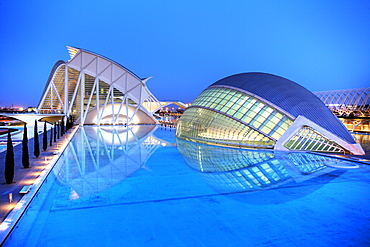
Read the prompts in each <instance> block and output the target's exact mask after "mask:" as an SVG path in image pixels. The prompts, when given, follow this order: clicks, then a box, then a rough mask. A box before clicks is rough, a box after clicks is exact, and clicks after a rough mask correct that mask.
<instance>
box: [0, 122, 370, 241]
mask: <svg viewBox="0 0 370 247" xmlns="http://www.w3.org/2000/svg"><path fill="white" fill-rule="evenodd" d="M369 186H370V166H369V165H365V164H361V163H354V162H349V161H344V160H339V159H333V158H330V157H325V156H320V155H314V154H309V153H292V152H274V151H257V150H247V149H233V148H226V147H217V146H209V145H205V144H198V143H193V142H188V141H184V140H181V139H178V140H176V139H175V133H174V131H173V130H171V131H170V129H165V128H162V127H158V126H152V125H140V126H139V125H138V126H130V127H124V126H120V127H103V126H102V127H83V128H80V129H79V131H78V132H77V133H76V134H75V136H74V138H73V139H72V141H71V143H70V144H69V145H68V147H67V148H66V150H65V152H64V153H63V154H62V156H61V157H60V159H59V160H58V162H57V163H56V165H55V167H54V168H53V170H52V172H51V173H50V175H49V177H48V178H47V179H46V181H45V183H44V184H43V186H42V187H41V189H40V191H39V193H38V194H37V196H36V197H35V198H34V199H33V201H32V203H31V205H30V207H29V208H28V209H27V211H26V212H25V214H24V216H23V217H22V219H21V220H20V222H19V223H18V225H17V227H16V228H15V230H14V231H13V232H12V234H11V235H10V236H9V238H8V239H7V241H6V243H5V246H296V245H297V244H299V245H302V246H332V245H340V246H367V245H370V239H369V236H370V205H369V203H368V202H369V201H370V190H369Z"/></svg>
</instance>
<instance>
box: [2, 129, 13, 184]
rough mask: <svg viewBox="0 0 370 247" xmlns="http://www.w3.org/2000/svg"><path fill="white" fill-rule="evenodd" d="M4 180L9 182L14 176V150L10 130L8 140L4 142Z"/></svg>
mask: <svg viewBox="0 0 370 247" xmlns="http://www.w3.org/2000/svg"><path fill="white" fill-rule="evenodd" d="M4 175H5V181H6V183H7V184H11V183H12V182H13V178H14V150H13V143H12V138H11V136H10V130H9V132H8V142H7V144H6V156H5V171H4Z"/></svg>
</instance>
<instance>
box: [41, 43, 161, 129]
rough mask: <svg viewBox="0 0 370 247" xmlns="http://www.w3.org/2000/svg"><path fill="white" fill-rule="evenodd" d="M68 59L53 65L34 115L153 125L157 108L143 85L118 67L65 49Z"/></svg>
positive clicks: (84, 52) (92, 55)
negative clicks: (60, 115) (69, 57)
mask: <svg viewBox="0 0 370 247" xmlns="http://www.w3.org/2000/svg"><path fill="white" fill-rule="evenodd" d="M68 50H69V53H70V56H71V59H70V60H69V61H67V62H64V61H59V62H57V63H56V64H55V66H54V68H53V70H52V72H51V74H50V77H49V80H48V82H47V85H46V87H45V90H44V93H43V95H42V97H41V100H40V103H39V105H38V108H37V111H38V113H41V114H56V113H59V114H64V115H65V116H67V117H72V118H73V120H74V122H75V123H78V124H80V125H84V124H94V125H101V124H112V125H115V124H155V123H157V121H156V119H155V118H154V117H153V113H154V112H155V111H156V110H158V109H159V108H160V107H161V104H160V103H159V101H158V100H157V99H156V98H155V97H154V95H153V94H152V93H151V92H150V91H149V89H148V88H147V86H146V82H147V81H148V79H149V78H145V79H141V78H139V77H138V76H137V75H135V74H134V73H132V72H131V71H130V70H128V69H127V68H125V67H123V66H121V65H120V64H118V63H116V62H114V61H112V60H110V59H108V58H106V57H103V56H100V55H98V54H95V53H93V52H90V51H86V50H82V49H78V48H73V47H68Z"/></svg>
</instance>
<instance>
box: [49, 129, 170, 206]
mask: <svg viewBox="0 0 370 247" xmlns="http://www.w3.org/2000/svg"><path fill="white" fill-rule="evenodd" d="M156 129H157V126H156V125H133V126H127V127H126V126H116V127H104V126H101V127H96V126H94V127H89V126H85V127H82V128H80V130H79V131H78V132H77V133H76V134H75V136H74V138H73V139H72V141H71V142H70V143H69V145H68V146H67V148H66V150H65V151H64V153H63V155H62V156H61V157H60V159H59V161H58V162H57V164H56V166H55V168H54V169H53V171H54V174H55V175H56V177H57V179H58V180H59V181H60V182H61V183H62V184H66V185H68V187H70V189H71V193H70V198H69V199H70V200H74V199H77V198H80V197H84V196H90V195H94V194H96V193H98V192H101V191H103V190H105V189H107V188H109V187H112V186H113V185H115V184H118V183H120V182H121V181H122V180H124V179H125V178H127V177H129V176H130V175H132V174H133V173H135V172H136V171H138V170H139V169H141V168H142V167H143V166H144V165H145V162H146V161H147V160H148V158H149V157H150V156H151V155H152V154H153V153H154V151H155V150H156V149H157V148H158V147H159V146H166V145H171V144H170V143H168V142H165V141H163V140H160V139H158V138H156V137H155V136H154V135H153V132H154V131H155V130H156Z"/></svg>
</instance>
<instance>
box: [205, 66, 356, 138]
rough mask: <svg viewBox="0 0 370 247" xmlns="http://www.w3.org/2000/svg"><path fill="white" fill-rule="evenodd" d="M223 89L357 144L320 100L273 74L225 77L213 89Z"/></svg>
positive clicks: (246, 74) (302, 88)
mask: <svg viewBox="0 0 370 247" xmlns="http://www.w3.org/2000/svg"><path fill="white" fill-rule="evenodd" d="M223 85H224V86H231V87H234V88H240V89H243V90H245V91H247V92H250V93H252V94H255V95H257V96H259V97H261V98H264V99H266V100H267V101H269V102H271V103H273V104H275V105H277V106H279V107H281V108H282V109H283V110H285V111H286V112H288V113H290V114H291V115H293V116H294V117H298V116H299V115H302V116H304V117H306V118H308V119H310V120H311V121H312V122H314V123H316V124H318V125H320V126H321V127H323V128H325V129H326V130H328V131H330V132H332V133H333V134H335V135H337V136H338V137H340V138H342V139H343V140H346V141H347V142H349V143H356V142H355V139H354V138H353V136H352V135H351V134H350V133H349V131H348V130H347V129H346V127H345V126H344V125H343V124H342V123H341V122H340V121H339V119H338V118H337V117H336V116H334V115H333V113H332V112H331V111H330V110H329V109H328V108H327V107H326V106H325V104H324V103H323V102H322V101H321V100H320V99H319V98H318V97H316V96H315V95H314V94H313V93H311V92H310V91H308V90H307V89H306V88H304V87H302V86H301V85H299V84H297V83H295V82H293V81H290V80H288V79H285V78H283V77H280V76H276V75H272V74H267V73H260V72H251V73H241V74H236V75H232V76H228V77H225V78H223V79H221V80H219V81H217V82H215V83H213V84H212V85H211V86H223ZM211 86H210V87H211Z"/></svg>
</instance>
